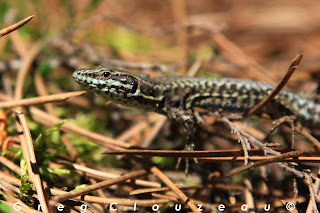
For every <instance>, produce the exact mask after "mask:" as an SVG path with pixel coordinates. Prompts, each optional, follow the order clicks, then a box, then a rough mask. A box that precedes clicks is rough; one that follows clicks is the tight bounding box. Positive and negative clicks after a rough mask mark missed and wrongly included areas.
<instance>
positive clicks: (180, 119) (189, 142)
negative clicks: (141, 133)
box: [168, 108, 198, 175]
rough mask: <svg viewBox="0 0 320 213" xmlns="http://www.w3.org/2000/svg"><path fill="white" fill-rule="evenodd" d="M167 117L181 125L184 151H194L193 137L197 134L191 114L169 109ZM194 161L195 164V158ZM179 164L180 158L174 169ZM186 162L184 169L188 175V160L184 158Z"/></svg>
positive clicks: (195, 122)
mask: <svg viewBox="0 0 320 213" xmlns="http://www.w3.org/2000/svg"><path fill="white" fill-rule="evenodd" d="M168 112H169V113H168V117H169V118H171V119H172V120H174V121H176V122H177V123H179V124H181V125H182V126H183V127H184V135H185V139H186V145H185V149H184V150H186V151H193V150H194V142H195V139H196V138H195V136H196V132H197V129H198V128H197V127H198V125H197V120H196V117H195V116H194V115H193V113H192V112H191V113H190V112H188V111H186V110H181V109H177V108H173V109H170V110H169V111H168ZM194 161H195V162H197V160H196V158H194ZM180 162H181V158H179V159H178V162H177V165H176V168H178V167H179V165H180ZM185 162H186V168H185V173H186V175H187V174H188V169H189V159H188V158H185Z"/></svg>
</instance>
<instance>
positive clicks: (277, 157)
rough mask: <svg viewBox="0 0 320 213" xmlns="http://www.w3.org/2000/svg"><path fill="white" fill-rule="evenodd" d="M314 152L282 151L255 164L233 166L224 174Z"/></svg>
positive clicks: (230, 174) (228, 174)
mask: <svg viewBox="0 0 320 213" xmlns="http://www.w3.org/2000/svg"><path fill="white" fill-rule="evenodd" d="M314 153H315V151H314V150H298V151H293V152H288V153H284V154H281V155H278V156H274V157H272V158H270V159H267V160H264V161H261V162H257V163H255V164H251V165H248V166H243V167H239V168H235V169H233V170H231V171H230V172H228V173H227V174H226V176H228V177H229V176H233V175H236V174H239V173H241V172H244V171H247V170H249V169H253V168H256V167H260V166H264V165H267V164H270V163H274V162H280V161H286V159H287V158H294V157H299V156H302V155H304V156H306V155H307V156H309V155H312V154H314Z"/></svg>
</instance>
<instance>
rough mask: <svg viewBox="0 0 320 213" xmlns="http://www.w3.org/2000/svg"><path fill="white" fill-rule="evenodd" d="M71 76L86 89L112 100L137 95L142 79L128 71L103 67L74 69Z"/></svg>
mask: <svg viewBox="0 0 320 213" xmlns="http://www.w3.org/2000/svg"><path fill="white" fill-rule="evenodd" d="M73 78H74V80H75V81H76V82H77V83H78V84H80V85H81V86H83V87H85V88H86V89H89V90H92V91H94V92H96V93H98V94H99V95H101V96H104V97H106V98H108V99H110V100H114V101H117V100H122V99H124V98H126V99H128V98H130V97H133V96H135V95H137V93H139V82H141V80H142V79H140V78H139V77H138V76H135V75H133V74H131V73H129V72H126V71H123V70H119V69H112V68H105V67H98V68H94V69H79V70H76V71H75V72H74V73H73ZM118 102H121V101H118Z"/></svg>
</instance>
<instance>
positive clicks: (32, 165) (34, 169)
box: [17, 111, 49, 213]
mask: <svg viewBox="0 0 320 213" xmlns="http://www.w3.org/2000/svg"><path fill="white" fill-rule="evenodd" d="M17 116H18V119H19V121H20V124H21V126H20V124H19V123H17V128H18V131H20V132H21V133H23V134H21V146H24V149H22V150H23V151H24V153H23V155H24V157H25V159H26V161H27V165H28V167H29V168H28V171H29V175H30V177H31V179H33V183H34V185H35V188H36V191H37V195H38V197H39V202H40V204H41V207H42V211H43V212H45V213H48V212H49V208H48V205H47V203H48V202H47V198H46V196H45V194H44V188H43V184H42V181H41V178H40V174H39V170H38V166H37V159H36V155H35V153H34V149H33V142H32V138H31V134H30V130H29V127H28V124H27V121H26V118H25V116H24V114H23V113H22V112H19V111H18V112H17ZM25 143H26V144H25Z"/></svg>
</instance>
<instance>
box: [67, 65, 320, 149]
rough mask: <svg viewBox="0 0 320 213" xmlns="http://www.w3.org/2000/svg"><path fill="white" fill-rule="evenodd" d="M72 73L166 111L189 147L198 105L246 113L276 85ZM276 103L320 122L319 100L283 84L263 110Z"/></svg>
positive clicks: (306, 121)
mask: <svg viewBox="0 0 320 213" xmlns="http://www.w3.org/2000/svg"><path fill="white" fill-rule="evenodd" d="M73 78H74V80H75V81H76V82H77V83H79V84H80V85H82V86H83V87H85V88H87V89H89V90H92V91H94V92H95V93H97V94H99V95H101V96H104V97H106V98H107V99H109V100H112V101H114V102H116V103H119V104H123V105H126V106H129V107H135V108H139V109H142V110H144V111H153V112H157V113H160V114H164V115H166V116H167V117H169V118H170V119H172V120H174V121H176V122H178V123H180V124H182V125H183V126H184V132H185V136H186V140H187V145H188V146H189V149H192V148H193V141H194V139H195V133H196V131H197V121H196V118H195V115H194V113H193V108H194V107H198V108H203V109H206V110H209V111H217V110H220V109H221V110H222V111H228V112H239V113H245V112H247V111H248V110H249V109H250V108H252V107H253V106H254V105H255V104H257V103H258V102H260V101H261V100H262V99H263V98H265V97H266V96H267V95H268V94H269V93H270V92H271V91H272V89H273V86H271V85H269V84H265V83H262V82H257V81H250V80H243V79H235V78H195V77H157V78H144V77H140V76H137V75H134V74H131V73H129V72H126V71H123V70H119V69H113V68H104V67H98V68H93V69H80V70H77V71H75V72H74V73H73ZM270 105H272V106H271V108H269V106H270ZM274 109H276V111H278V114H280V116H284V115H295V116H297V118H298V119H299V121H301V123H302V124H303V125H305V126H309V127H316V126H318V125H319V124H320V104H316V103H314V102H312V101H310V100H308V99H306V98H303V97H301V96H299V95H297V94H295V93H292V92H289V91H286V90H282V91H281V92H280V93H279V94H278V95H277V96H276V97H275V99H274V100H273V101H272V102H271V103H269V104H268V105H267V106H266V107H265V108H264V112H266V113H268V114H272V113H273V111H274ZM190 147H191V148H190Z"/></svg>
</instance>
